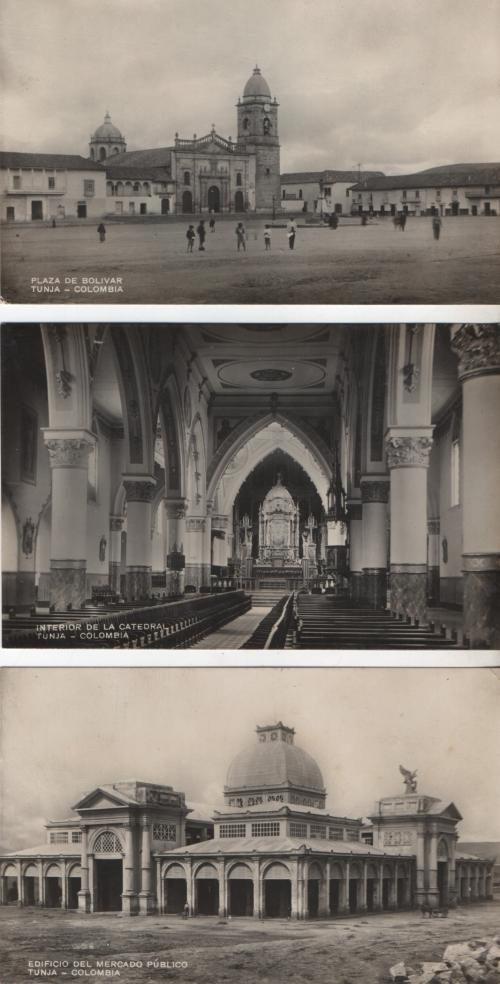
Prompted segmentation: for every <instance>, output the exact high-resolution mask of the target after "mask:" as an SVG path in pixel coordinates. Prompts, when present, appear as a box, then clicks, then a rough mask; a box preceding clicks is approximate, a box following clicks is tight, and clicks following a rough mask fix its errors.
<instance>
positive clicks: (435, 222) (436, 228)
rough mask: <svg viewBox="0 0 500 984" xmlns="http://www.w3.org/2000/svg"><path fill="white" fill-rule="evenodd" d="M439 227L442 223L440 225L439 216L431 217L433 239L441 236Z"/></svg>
mask: <svg viewBox="0 0 500 984" xmlns="http://www.w3.org/2000/svg"><path fill="white" fill-rule="evenodd" d="M441 225H442V223H441V216H440V215H433V216H432V234H433V236H434V239H439V237H440V235H441Z"/></svg>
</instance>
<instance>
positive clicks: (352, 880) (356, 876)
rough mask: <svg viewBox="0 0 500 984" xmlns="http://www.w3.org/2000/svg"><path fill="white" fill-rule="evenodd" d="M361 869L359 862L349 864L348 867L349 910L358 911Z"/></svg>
mask: <svg viewBox="0 0 500 984" xmlns="http://www.w3.org/2000/svg"><path fill="white" fill-rule="evenodd" d="M360 879H361V869H360V867H359V864H351V865H350V867H349V911H350V912H351V913H353V914H354V913H355V912H357V911H358V906H359V901H360V899H359V895H360Z"/></svg>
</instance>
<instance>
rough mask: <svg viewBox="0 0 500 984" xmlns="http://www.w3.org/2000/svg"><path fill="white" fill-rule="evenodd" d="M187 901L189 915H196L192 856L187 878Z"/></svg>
mask: <svg viewBox="0 0 500 984" xmlns="http://www.w3.org/2000/svg"><path fill="white" fill-rule="evenodd" d="M186 902H187V904H188V906H189V915H190V916H194V915H195V914H196V913H195V894H194V878H193V862H192V860H191V858H190V859H189V861H188V873H187V878H186Z"/></svg>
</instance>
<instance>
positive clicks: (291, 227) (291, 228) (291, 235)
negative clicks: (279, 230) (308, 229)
mask: <svg viewBox="0 0 500 984" xmlns="http://www.w3.org/2000/svg"><path fill="white" fill-rule="evenodd" d="M296 235H297V223H296V221H295V219H294V218H291V219H290V222H289V223H288V229H287V236H288V245H289V247H290V249H293V248H294V246H295V236H296Z"/></svg>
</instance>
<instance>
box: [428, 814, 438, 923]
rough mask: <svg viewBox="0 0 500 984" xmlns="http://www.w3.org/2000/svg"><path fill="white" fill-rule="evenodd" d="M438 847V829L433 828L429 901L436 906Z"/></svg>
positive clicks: (430, 844)
mask: <svg viewBox="0 0 500 984" xmlns="http://www.w3.org/2000/svg"><path fill="white" fill-rule="evenodd" d="M437 848H438V834H437V831H436V830H433V831H432V833H431V837H430V841H429V873H428V888H427V895H428V898H427V901H428V902H429V904H430V905H433V906H435V907H436V908H437V907H438V905H439V890H438V858H437Z"/></svg>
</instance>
